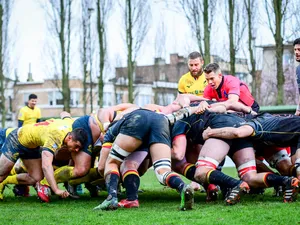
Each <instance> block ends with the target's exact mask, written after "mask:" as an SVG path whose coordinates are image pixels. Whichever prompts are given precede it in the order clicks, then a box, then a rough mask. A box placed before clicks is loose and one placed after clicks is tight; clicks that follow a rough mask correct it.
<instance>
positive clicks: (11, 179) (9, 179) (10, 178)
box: [2, 174, 19, 185]
mask: <svg viewBox="0 0 300 225" xmlns="http://www.w3.org/2000/svg"><path fill="white" fill-rule="evenodd" d="M2 184H3V185H6V184H19V182H18V179H17V174H15V175H12V176H8V177H6V179H5V180H4V181H2Z"/></svg>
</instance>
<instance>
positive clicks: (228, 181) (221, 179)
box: [207, 170, 240, 188]
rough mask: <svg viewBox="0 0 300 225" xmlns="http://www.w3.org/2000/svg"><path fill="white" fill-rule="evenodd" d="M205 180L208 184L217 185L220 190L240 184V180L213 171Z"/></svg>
mask: <svg viewBox="0 0 300 225" xmlns="http://www.w3.org/2000/svg"><path fill="white" fill-rule="evenodd" d="M207 180H208V182H209V183H210V184H216V185H219V186H220V187H221V188H222V187H225V188H233V187H235V186H237V185H238V184H239V183H240V180H237V179H234V178H232V177H230V176H228V175H226V174H224V173H222V172H221V171H219V170H214V171H212V172H210V174H209V177H207Z"/></svg>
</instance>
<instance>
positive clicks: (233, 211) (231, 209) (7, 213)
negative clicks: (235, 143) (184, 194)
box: [0, 168, 300, 225]
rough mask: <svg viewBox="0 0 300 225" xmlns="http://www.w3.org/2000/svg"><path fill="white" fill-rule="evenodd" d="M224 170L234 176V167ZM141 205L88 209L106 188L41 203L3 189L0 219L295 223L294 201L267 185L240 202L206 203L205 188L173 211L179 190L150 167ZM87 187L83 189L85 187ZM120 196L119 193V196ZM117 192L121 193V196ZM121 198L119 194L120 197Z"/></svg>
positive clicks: (24, 221) (5, 221) (11, 221)
mask: <svg viewBox="0 0 300 225" xmlns="http://www.w3.org/2000/svg"><path fill="white" fill-rule="evenodd" d="M225 172H226V173H227V174H231V175H233V176H236V172H235V171H234V170H233V169H228V168H225ZM141 189H143V190H144V191H145V192H144V193H141V194H140V195H139V201H140V208H138V209H118V210H116V211H104V212H102V211H93V210H92V209H93V208H94V207H95V206H97V205H98V204H99V203H101V202H102V201H103V200H104V199H105V197H106V192H103V193H101V194H100V196H99V197H98V198H90V197H89V196H88V194H87V193H86V194H84V195H82V196H81V199H79V200H72V199H64V200H60V199H58V197H57V196H52V202H51V203H49V204H47V203H40V202H39V201H38V200H37V197H36V193H35V191H34V190H33V189H32V190H31V195H32V196H31V197H28V198H21V197H18V198H16V197H14V196H13V193H12V191H11V188H10V189H9V188H7V189H6V190H5V199H4V201H3V202H0V224H122V225H125V224H142V225H145V224H176V225H177V224H231V225H233V224H262V225H263V224H276V225H277V224H299V223H300V218H298V216H297V209H298V208H299V207H300V203H299V202H295V203H291V204H284V203H282V198H281V197H272V194H271V193H272V189H269V190H267V191H266V193H265V194H264V195H247V196H244V197H243V199H242V201H241V203H240V204H238V205H235V206H225V205H224V202H223V201H222V200H221V199H220V200H218V201H217V202H215V203H205V193H200V192H197V193H196V194H195V207H194V210H191V211H186V212H182V211H179V210H178V207H179V203H180V197H179V194H178V193H177V192H176V191H174V190H171V189H169V188H165V187H163V186H161V185H160V184H159V183H158V182H157V180H156V178H155V175H154V173H153V171H152V170H150V171H149V172H148V173H146V174H145V176H143V177H142V178H141ZM86 192H87V191H86ZM122 197H124V196H122ZM122 197H121V198H122ZM121 198H120V199H121Z"/></svg>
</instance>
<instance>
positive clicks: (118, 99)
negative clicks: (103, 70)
mask: <svg viewBox="0 0 300 225" xmlns="http://www.w3.org/2000/svg"><path fill="white" fill-rule="evenodd" d="M123 95H124V94H123V93H117V96H116V104H117V105H118V104H121V103H123Z"/></svg>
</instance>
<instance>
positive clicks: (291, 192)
mask: <svg viewBox="0 0 300 225" xmlns="http://www.w3.org/2000/svg"><path fill="white" fill-rule="evenodd" d="M298 192H299V180H298V179H297V178H296V177H289V178H288V181H287V183H286V186H285V191H284V195H283V202H294V201H296V200H297V196H298Z"/></svg>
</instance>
